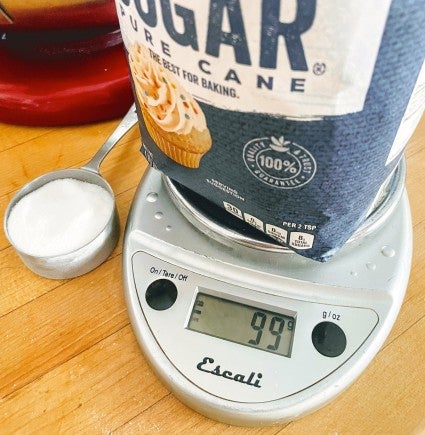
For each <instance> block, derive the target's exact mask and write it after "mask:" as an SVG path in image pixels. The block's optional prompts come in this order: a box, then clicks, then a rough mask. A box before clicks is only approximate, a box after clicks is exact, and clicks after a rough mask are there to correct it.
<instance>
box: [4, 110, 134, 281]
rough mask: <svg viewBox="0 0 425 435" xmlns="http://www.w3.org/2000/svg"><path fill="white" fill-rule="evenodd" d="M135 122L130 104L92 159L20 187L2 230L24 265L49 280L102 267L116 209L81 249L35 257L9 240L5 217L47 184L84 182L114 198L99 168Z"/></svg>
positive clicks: (114, 234) (114, 237)
mask: <svg viewBox="0 0 425 435" xmlns="http://www.w3.org/2000/svg"><path fill="white" fill-rule="evenodd" d="M136 122H137V114H136V108H135V105H134V104H133V105H132V106H131V108H130V110H129V111H128V112H127V114H126V115H125V117H124V118H123V120H122V121H121V123H120V124H119V125H118V127H117V128H116V129H115V131H114V132H113V133H112V134H111V135H110V136H109V138H108V139H107V140H106V142H105V143H104V144H103V145H102V147H101V148H100V149H99V150H98V151H97V153H96V154H95V155H94V156H93V158H92V159H91V160H90V161H89V162H88V163H86V164H85V165H84V166H82V167H81V168H79V169H62V170H58V171H53V172H48V173H47V174H44V175H42V176H40V177H38V178H36V179H34V180H32V181H30V182H29V183H27V184H26V185H25V186H23V187H22V188H21V189H20V190H19V191H18V192H17V193H16V195H15V196H14V197H13V198H12V200H11V201H10V203H9V205H8V207H7V209H6V213H5V216H4V222H3V228H4V232H5V234H6V237H7V239H8V240H9V242H10V244H11V245H12V246H13V247H14V248H15V250H16V252H17V253H18V255H19V256H20V258H21V260H22V261H23V263H24V264H25V265H26V266H27V267H28V268H29V269H31V270H32V271H33V272H35V273H37V274H38V275H41V276H44V277H46V278H52V279H65V278H73V277H76V276H79V275H83V274H84V273H87V272H90V271H91V270H93V269H94V268H96V267H97V266H99V265H100V264H102V263H103V262H104V261H105V260H106V259H107V258H108V256H109V254H110V253H111V252H112V250H113V249H114V248H115V246H116V244H117V242H118V239H119V235H120V225H119V219H118V213H117V209H116V206H115V200H114V207H113V211H112V213H111V216H110V217H109V220H108V222H107V223H106V225H105V227H104V228H103V229H102V230H101V231H100V233H99V234H98V235H97V236H96V237H95V238H94V239H92V240H91V241H90V242H88V243H87V244H85V245H84V246H81V247H80V248H78V249H76V250H73V251H72V252H68V253H65V254H60V255H52V256H37V255H32V254H30V253H27V252H24V251H22V250H21V249H19V248H18V247H17V246H16V245H15V244H14V243H13V241H12V240H11V237H10V234H9V231H8V218H9V215H10V212H11V210H12V209H13V207H14V206H15V205H16V204H17V203H18V202H19V201H20V200H21V199H22V198H23V197H24V196H25V195H28V194H29V193H30V192H32V191H34V190H36V189H38V188H40V187H41V186H43V185H45V184H46V183H49V182H50V181H53V180H57V179H63V178H73V179H75V180H80V181H85V182H88V183H91V184H95V185H98V186H100V187H102V188H104V189H105V190H106V191H107V192H109V194H110V195H111V197H112V198H113V199H114V192H113V191H112V188H111V186H110V185H109V183H108V182H107V181H106V180H105V179H104V178H103V177H102V176H101V175H100V173H99V168H100V165H101V163H102V161H103V159H104V158H105V157H106V155H107V154H108V153H109V152H110V151H111V150H112V148H113V147H114V146H115V144H116V143H117V142H118V141H119V140H120V139H121V138H122V137H123V136H124V135H125V134H126V133H127V132H128V131H129V130H130V129H131V127H133V125H134V124H135V123H136Z"/></svg>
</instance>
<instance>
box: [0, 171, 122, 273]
mask: <svg viewBox="0 0 425 435" xmlns="http://www.w3.org/2000/svg"><path fill="white" fill-rule="evenodd" d="M67 180H68V181H67ZM71 180H73V181H71ZM55 183H59V184H60V186H59V185H58V184H57V185H56V186H55V187H54V188H52V187H53V186H54V184H55ZM61 189H64V190H63V198H62V200H61V198H60V191H61ZM66 190H68V191H67V192H66ZM78 192H79V193H80V195H81V193H83V194H82V195H81V197H80V198H73V199H70V196H72V195H73V194H75V195H77V194H78ZM49 195H50V200H51V201H50V202H49ZM55 195H59V197H55ZM66 197H68V198H66ZM37 200H39V201H40V203H39V204H38V206H36V202H37ZM67 200H68V201H69V203H68V206H67V205H66V201H67ZM88 201H95V202H97V203H96V204H90V203H88ZM75 206H76V207H84V208H85V212H86V213H75V210H72V208H73V207H75ZM67 207H68V208H67ZM31 208H32V210H31ZM44 208H45V209H44ZM55 208H56V209H55ZM60 208H61V209H60ZM96 210H97V212H98V214H97V215H96ZM31 212H33V213H34V216H33V219H34V225H33V228H31V227H30V225H29V222H30V221H31V219H30V216H29V215H30V214H31ZM73 218H74V219H73ZM55 219H56V222H55ZM43 221H44V222H43ZM55 226H56V228H54V227H55ZM78 226H80V232H79V231H78ZM4 230H5V234H6V236H7V238H8V240H9V242H10V243H11V245H12V246H13V247H14V248H15V250H16V252H17V253H18V254H19V256H20V258H21V259H22V261H23V262H24V264H25V265H26V266H27V267H28V268H29V269H31V270H32V271H33V272H35V273H37V274H38V275H41V276H44V277H46V278H53V279H65V278H73V277H75V276H79V275H82V274H84V273H87V272H89V271H91V270H93V269H94V268H95V267H97V266H99V265H100V264H101V263H103V262H104V261H105V260H106V258H108V256H109V255H110V253H111V252H112V250H113V249H114V247H115V246H116V244H117V242H118V239H119V219H118V214H117V210H116V207H115V201H114V194H113V191H112V189H111V187H110V186H109V184H108V183H107V182H106V181H105V180H104V179H103V178H102V177H101V176H100V175H99V174H97V173H95V172H92V171H90V170H87V169H84V168H82V169H64V170H60V171H55V172H50V173H48V174H46V175H43V176H41V177H39V178H37V179H35V180H33V181H32V182H30V183H28V184H27V185H25V186H24V187H23V188H22V189H21V190H20V191H19V192H18V193H17V194H16V195H15V197H14V198H13V199H12V201H11V202H10V204H9V206H8V208H7V210H6V213H5V218H4ZM40 232H44V233H43V234H41V233H40ZM31 236H32V237H33V238H32V239H31Z"/></svg>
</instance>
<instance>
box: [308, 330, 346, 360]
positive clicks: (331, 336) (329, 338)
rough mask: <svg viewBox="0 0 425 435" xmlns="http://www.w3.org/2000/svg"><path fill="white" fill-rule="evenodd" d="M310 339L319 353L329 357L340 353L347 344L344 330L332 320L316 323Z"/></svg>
mask: <svg viewBox="0 0 425 435" xmlns="http://www.w3.org/2000/svg"><path fill="white" fill-rule="evenodd" d="M311 340H312V342H313V345H314V347H315V348H316V350H317V351H318V352H319V353H321V354H322V355H324V356H328V357H331V358H333V357H336V356H339V355H341V354H342V353H343V352H344V350H345V348H346V346H347V338H346V336H345V333H344V331H343V330H342V329H341V328H340V327H339V326H338V325H336V324H335V323H332V322H321V323H319V324H317V325H316V326H315V327H314V329H313V332H312V333H311Z"/></svg>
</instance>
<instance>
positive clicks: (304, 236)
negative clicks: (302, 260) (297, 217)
mask: <svg viewBox="0 0 425 435" xmlns="http://www.w3.org/2000/svg"><path fill="white" fill-rule="evenodd" d="M223 206H224V208H225V209H226V210H227V211H228V212H229V213H231V214H232V215H233V216H236V217H238V218H239V219H241V220H244V221H245V222H247V223H248V224H250V225H251V226H253V227H254V228H256V229H257V230H260V231H262V232H264V233H266V234H267V235H268V236H270V237H272V238H273V239H275V240H277V241H278V242H279V243H282V244H286V245H289V246H290V247H291V248H294V249H311V248H312V247H313V243H314V235H313V234H310V233H306V232H302V231H287V230H285V229H283V228H281V227H278V226H276V225H272V224H268V223H266V224H264V222H263V221H262V220H261V219H258V218H257V217H256V216H253V215H251V214H249V213H245V212H243V211H242V210H240V209H239V208H238V207H236V206H235V205H233V204H230V203H229V202H224V201H223ZM285 223H286V222H285ZM286 224H287V223H286ZM290 226H291V227H293V228H298V227H305V228H307V227H309V228H311V229H315V228H316V227H315V226H313V225H300V224H299V225H297V224H291V225H290Z"/></svg>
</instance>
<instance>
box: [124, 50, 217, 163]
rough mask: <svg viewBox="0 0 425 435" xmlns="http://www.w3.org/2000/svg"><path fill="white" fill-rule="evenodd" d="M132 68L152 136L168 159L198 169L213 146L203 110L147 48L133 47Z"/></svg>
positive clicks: (146, 123) (143, 113)
mask: <svg viewBox="0 0 425 435" xmlns="http://www.w3.org/2000/svg"><path fill="white" fill-rule="evenodd" d="M129 64H130V69H131V74H132V77H133V82H134V87H135V91H136V96H137V99H138V102H139V105H140V109H141V111H142V115H143V119H144V122H145V125H146V128H147V130H148V132H149V134H150V136H151V137H152V139H153V140H154V141H155V143H156V144H157V146H158V147H159V148H160V149H161V150H162V151H163V153H164V154H166V155H167V156H168V157H169V158H171V159H172V160H174V161H175V162H177V163H179V164H181V165H183V166H186V167H188V168H198V167H199V163H200V160H201V158H202V156H203V155H204V154H205V153H206V152H207V151H208V150H209V149H210V148H211V143H212V141H211V135H210V132H209V129H208V127H207V123H206V120H205V115H204V113H203V111H202V109H201V107H200V106H199V104H198V103H197V101H196V100H195V99H194V98H193V96H192V95H191V94H189V92H187V91H186V90H185V89H184V88H183V86H182V85H181V84H180V83H179V81H178V80H177V78H176V76H175V75H174V74H172V73H171V72H170V71H168V70H166V69H165V68H164V67H163V66H162V65H160V64H159V63H157V62H156V61H154V60H153V59H152V58H151V56H150V54H149V50H148V48H147V47H145V46H143V45H141V44H138V43H135V44H133V45H131V46H130V49H129Z"/></svg>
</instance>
